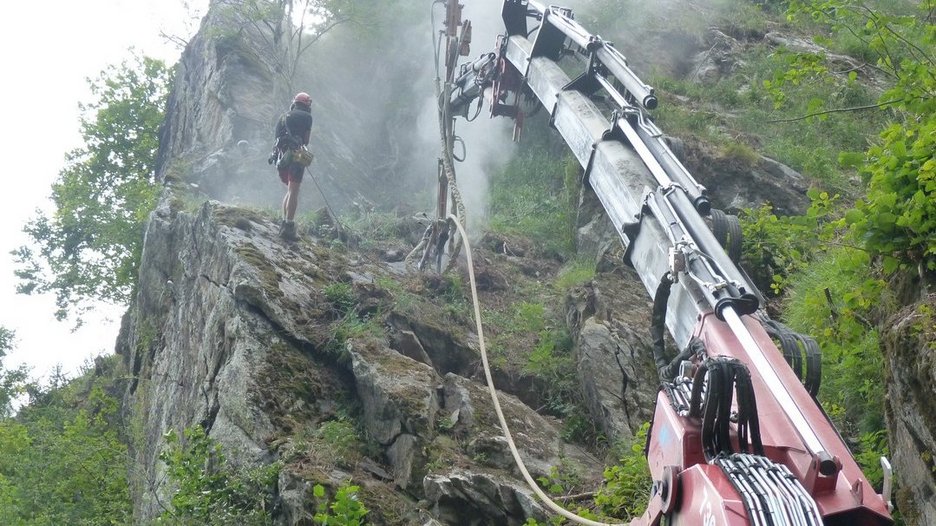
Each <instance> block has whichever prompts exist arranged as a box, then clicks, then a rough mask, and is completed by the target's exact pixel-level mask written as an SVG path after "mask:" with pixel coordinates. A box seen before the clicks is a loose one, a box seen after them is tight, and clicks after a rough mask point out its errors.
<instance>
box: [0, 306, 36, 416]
mask: <svg viewBox="0 0 936 526" xmlns="http://www.w3.org/2000/svg"><path fill="white" fill-rule="evenodd" d="M15 341H16V333H15V332H13V331H11V330H9V329H7V328H6V327H3V326H2V325H0V419H2V418H7V417H9V416H10V415H12V413H13V407H12V403H13V400H14V399H16V397H17V396H19V395H21V394H23V393H24V392H25V391H24V387H25V384H26V378H27V376H28V375H29V369H28V368H27V367H26V366H25V365H20V366H19V367H17V368H16V369H7V368H6V367H4V366H3V359H4V358H5V357H6V354H7V352H9V351H11V350H13V347H14V343H15Z"/></svg>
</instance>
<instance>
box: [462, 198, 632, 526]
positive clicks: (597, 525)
mask: <svg viewBox="0 0 936 526" xmlns="http://www.w3.org/2000/svg"><path fill="white" fill-rule="evenodd" d="M449 219H450V220H452V222H453V223H455V226H456V227H457V228H458V233H459V234H460V235H461V238H462V239H463V240H464V242H465V257H466V258H467V259H468V280H469V282H470V283H471V302H472V305H473V307H474V319H475V327H476V328H477V330H478V346H479V347H480V349H481V363H482V364H483V365H484V377H485V378H486V379H487V386H488V391H489V392H490V393H491V401H492V402H493V403H494V412H496V413H497V420H498V422H500V426H501V430H502V431H503V432H504V437H505V438H506V439H507V445H508V446H510V454H511V455H513V458H514V462H515V463H516V464H517V468H519V469H520V473H522V474H523V479H524V480H526V483H527V485H528V486H529V487H530V489H531V490H533V493H535V494H536V496H537V497H539V499H540V500H541V501H542V502H543V504H545V505H546V506H547V507H548V508H549V509H551V510H552V511H554V512H555V513H557V514H559V515H562V516H563V517H565V518H567V519H569V520H571V521H572V522H576V523H578V524H584V525H586V526H624V523H606V522H596V521H593V520H591V519H586V518H585V517H582V516H579V515H576V514H575V513H572V512H571V511H569V510H567V509H565V508H563V507H562V506H560V505H558V504H556V503H555V502H554V501H553V500H552V499H551V498H549V495H546V493H544V492H543V490H541V489H540V487H539V485H537V484H536V481H535V480H533V477H532V476H531V475H530V472H529V471H527V468H526V465H525V464H524V463H523V459H521V458H520V452H519V451H517V446H516V444H514V441H513V436H512V435H511V434H510V429H509V428H508V427H507V420H506V419H505V418H504V412H503V411H502V410H501V406H500V401H499V400H498V398H497V390H496V389H495V388H494V379H493V378H492V377H491V368H490V366H489V365H488V358H487V350H486V347H485V344H484V330H483V329H482V327H481V306H480V304H479V302H478V289H477V287H476V286H475V275H474V264H473V263H472V262H471V245H470V243H469V242H468V235H467V234H466V233H465V229H464V227H462V225H461V223H459V222H458V218H457V217H455V216H453V215H451V214H449Z"/></svg>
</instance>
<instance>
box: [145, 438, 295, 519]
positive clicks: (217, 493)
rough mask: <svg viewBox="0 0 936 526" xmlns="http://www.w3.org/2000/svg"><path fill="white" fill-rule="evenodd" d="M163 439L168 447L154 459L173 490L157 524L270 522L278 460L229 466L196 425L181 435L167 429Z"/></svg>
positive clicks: (277, 473)
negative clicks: (246, 466)
mask: <svg viewBox="0 0 936 526" xmlns="http://www.w3.org/2000/svg"><path fill="white" fill-rule="evenodd" d="M165 439H166V446H167V448H166V450H164V451H163V452H162V453H160V454H159V459H160V460H162V461H163V462H165V464H166V473H167V474H168V476H169V480H170V481H171V482H172V483H173V484H175V486H176V489H175V491H174V493H173V494H172V498H171V500H170V504H171V508H170V509H169V510H167V511H165V512H164V513H163V514H162V515H161V516H160V518H159V522H160V523H161V524H179V525H184V524H205V525H215V524H217V525H227V524H244V525H265V524H272V519H271V517H270V510H271V509H272V505H273V495H274V490H275V484H276V480H277V477H278V476H279V469H280V465H279V464H272V465H269V466H261V467H258V468H253V469H244V468H235V467H232V466H230V465H228V464H226V463H225V459H224V455H223V453H222V451H221V446H220V445H219V444H217V443H216V442H215V441H214V440H212V439H211V438H210V437H208V435H207V434H206V433H205V430H204V428H202V427H201V426H200V425H195V426H192V427H189V428H186V429H185V430H183V432H182V435H181V436H179V434H178V433H176V432H175V431H174V430H172V431H170V432H169V433H167V434H166V436H165Z"/></svg>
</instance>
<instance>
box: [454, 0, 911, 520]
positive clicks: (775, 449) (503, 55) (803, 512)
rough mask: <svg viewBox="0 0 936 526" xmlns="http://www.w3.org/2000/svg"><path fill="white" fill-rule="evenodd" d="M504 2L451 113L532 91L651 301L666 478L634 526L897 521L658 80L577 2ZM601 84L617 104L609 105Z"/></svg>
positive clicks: (495, 105)
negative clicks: (596, 28) (695, 160)
mask: <svg viewBox="0 0 936 526" xmlns="http://www.w3.org/2000/svg"><path fill="white" fill-rule="evenodd" d="M448 1H449V3H452V2H453V1H454V0H448ZM501 14H502V18H503V21H504V26H505V34H503V35H501V36H500V37H498V41H497V44H496V46H495V47H496V49H495V50H494V52H492V53H484V54H482V55H481V56H480V57H479V58H478V59H476V60H474V61H472V62H469V63H466V64H463V65H462V66H461V68H460V71H459V72H458V74H457V75H455V74H452V75H450V76H449V77H448V78H450V79H451V82H450V85H449V87H450V88H451V89H447V90H446V93H447V97H446V100H447V101H448V107H447V108H445V110H446V112H447V114H448V115H450V116H452V118H453V119H454V116H459V115H461V116H466V117H467V114H468V107H469V105H470V104H472V102H473V101H475V100H477V99H480V100H486V101H487V103H488V105H489V107H490V113H491V116H492V117H494V116H508V117H511V118H514V119H516V120H517V122H518V129H519V126H520V125H522V117H523V114H522V112H521V111H520V108H519V102H518V101H517V99H518V98H519V96H520V94H527V95H532V96H533V97H535V99H536V100H537V101H538V102H539V103H540V104H542V106H543V107H544V108H545V109H546V111H547V112H548V113H549V116H550V123H551V125H552V126H553V127H554V128H555V129H556V130H557V131H558V132H559V134H560V135H561V136H562V138H563V139H564V140H565V142H566V144H567V145H568V147H569V149H570V150H571V152H572V154H573V155H574V156H575V157H576V159H577V160H578V162H579V164H580V165H581V166H582V168H583V171H584V181H585V182H586V183H587V185H588V186H589V187H590V188H591V190H592V191H594V193H595V195H596V196H597V198H598V200H599V201H600V203H601V205H602V206H603V208H604V210H605V212H606V214H607V216H608V218H609V219H610V221H611V222H612V224H613V225H614V227H615V229H616V230H617V232H618V233H619V235H620V238H621V241H622V243H623V245H624V247H625V249H626V250H625V258H626V260H627V261H628V262H629V263H630V264H631V265H632V266H633V267H634V269H635V270H636V271H637V274H638V275H639V276H640V279H641V281H642V283H643V285H644V287H645V288H646V290H647V292H648V293H649V294H650V296H651V297H652V298H653V299H654V320H655V328H654V329H655V330H656V331H659V334H655V335H654V336H655V337H654V341H655V343H656V344H657V348H655V350H654V352H655V359H656V362H657V366H658V367H659V370H660V373H661V385H662V389H661V391H660V393H659V394H658V397H657V402H656V408H655V412H654V420H653V424H652V426H651V431H650V433H649V436H648V444H647V457H648V461H649V463H650V468H651V474H652V476H653V480H654V482H653V489H652V492H651V493H652V496H651V502H650V505H649V508H648V510H647V512H646V513H645V514H644V515H643V516H642V517H640V518H638V519H635V520H634V522H633V524H634V525H655V524H660V523H661V522H663V523H666V524H771V525H772V524H791V525H792V524H797V525H798V524H826V525H832V524H846V523H847V524H849V525H886V524H892V520H891V518H890V514H889V510H888V506H887V503H885V501H884V499H882V498H881V496H880V495H878V494H876V493H875V492H874V490H873V488H872V487H871V486H870V484H869V483H868V482H867V480H866V479H865V477H864V475H863V474H862V472H861V469H860V468H859V467H858V465H857V463H856V462H855V460H854V459H853V457H852V456H851V454H850V452H849V450H848V448H847V446H846V445H845V443H844V442H843V440H842V439H841V437H840V436H839V434H838V433H837V432H836V430H835V428H834V426H833V425H832V424H831V422H830V421H829V419H828V418H827V417H826V415H825V413H824V412H823V411H822V409H821V408H820V407H819V406H818V404H817V403H816V401H815V399H814V398H813V396H814V395H815V394H816V390H817V389H818V358H817V354H816V352H814V351H817V349H818V348H817V346H815V343H814V342H813V341H812V340H811V339H809V338H808V337H804V336H801V335H796V334H794V333H792V332H791V331H789V330H788V329H786V328H784V327H782V325H780V324H778V323H777V322H775V321H773V320H770V319H769V318H768V317H767V315H766V314H765V313H764V312H763V310H762V309H761V305H762V297H761V295H760V293H759V291H758V290H757V288H756V287H755V286H754V285H753V283H752V282H751V281H750V279H749V278H748V277H747V275H746V274H745V273H744V271H743V270H742V269H741V268H740V267H739V266H738V265H737V264H736V259H737V255H735V256H734V258H733V257H732V256H731V255H729V253H730V252H737V250H736V249H735V248H734V247H730V246H729V250H728V252H726V250H725V248H724V246H723V245H726V244H727V245H731V244H732V243H737V240H736V239H731V240H729V241H726V236H725V235H724V233H722V235H721V236H719V235H718V232H717V231H715V232H713V229H712V228H711V227H710V225H711V224H713V223H717V222H718V221H722V220H723V218H724V214H723V213H721V212H720V211H716V210H714V209H712V207H711V203H710V201H709V198H708V196H707V194H706V189H705V187H703V186H702V185H700V184H699V183H698V182H696V181H695V179H694V178H693V177H692V175H691V174H690V173H689V171H688V170H687V169H686V168H685V166H683V165H682V163H680V162H679V160H678V159H677V158H676V156H675V155H674V154H673V152H672V151H671V150H670V148H669V146H668V144H667V142H666V140H665V139H664V137H663V133H662V131H660V129H659V128H657V127H656V126H655V125H654V124H653V122H652V120H651V118H650V115H649V113H648V110H652V109H653V108H655V107H656V106H657V104H658V100H657V98H656V95H655V94H654V91H653V88H652V87H650V86H648V85H647V84H645V83H644V82H643V81H642V80H640V78H639V77H638V76H637V75H636V74H635V73H634V72H633V70H631V69H630V67H629V66H628V64H627V60H626V58H625V57H624V55H623V54H621V52H620V51H618V50H617V49H616V48H615V47H614V46H613V44H611V43H610V42H607V41H604V40H603V39H601V38H600V37H598V36H596V35H593V34H591V33H589V32H588V31H587V30H586V29H585V28H583V27H582V26H581V25H580V24H579V23H578V22H576V21H575V19H574V16H573V13H572V10H571V9H567V8H563V7H558V6H552V5H551V6H546V5H543V4H540V3H539V2H536V1H535V0H504V2H503V7H502V13H501ZM530 21H534V22H535V23H537V24H538V25H536V27H533V28H532V29H531V28H530V27H528V25H529V23H530ZM570 53H576V54H578V55H580V56H582V57H584V58H585V59H587V64H588V65H587V68H586V71H584V72H582V73H581V74H580V75H579V76H577V77H576V78H570V76H569V75H568V74H567V73H566V72H565V70H563V68H561V67H560V66H559V64H558V63H559V61H560V60H561V59H562V58H563V57H564V56H566V55H568V54H570ZM597 94H600V95H602V96H603V97H601V99H602V100H604V101H607V102H610V105H603V106H601V107H599V105H598V103H596V99H597V97H595V95H597ZM511 97H513V100H514V101H515V102H514V103H512V104H511V103H510V102H508V101H510V100H511ZM517 135H519V134H518V133H515V136H517ZM729 226H731V225H730V224H729ZM716 230H717V229H716ZM729 230H731V229H730V228H729ZM738 230H739V228H737V227H736V226H735V228H734V230H733V231H732V232H733V233H732V234H731V236H729V237H737V235H738V232H737V231H738ZM663 325H665V327H666V329H668V331H669V333H670V334H671V335H672V337H673V339H674V341H675V342H676V343H677V345H678V347H679V348H680V349H684V350H683V351H682V352H681V353H680V355H679V356H678V357H677V359H676V360H673V361H672V362H669V361H667V360H665V358H664V357H663V349H662V330H663V329H662V327H663ZM771 336H774V337H776V338H778V339H779V340H780V341H781V342H782V345H781V347H782V348H783V353H781V350H780V349H778V347H777V345H776V344H775V343H774V340H773V339H772V338H771ZM801 350H802V351H803V352H804V353H806V355H807V356H806V364H805V366H806V368H807V373H806V374H805V375H802V374H800V373H801V371H800V370H799V369H800V368H801V367H803V366H802V365H801V359H800V356H799V354H800V351H801ZM784 353H785V355H786V356H785V355H784ZM794 355H795V356H794ZM785 358H786V359H785ZM790 364H795V365H796V368H797V369H798V370H796V371H794V369H793V368H791V366H790ZM800 376H805V378H804V382H803V383H801V382H800ZM804 384H805V385H804Z"/></svg>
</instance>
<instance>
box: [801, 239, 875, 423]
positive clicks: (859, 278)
mask: <svg viewBox="0 0 936 526" xmlns="http://www.w3.org/2000/svg"><path fill="white" fill-rule="evenodd" d="M827 290H828V293H827V292H826V291H827ZM788 292H789V297H788V298H787V300H786V309H785V321H786V322H787V323H788V324H789V325H790V326H791V327H793V328H794V329H796V330H798V331H800V332H803V333H806V334H810V335H812V336H813V337H815V338H816V341H817V342H818V343H819V345H820V347H821V349H822V358H823V359H822V367H823V369H822V385H821V387H820V392H819V398H820V400H822V401H823V404H824V405H826V406H827V407H828V405H829V404H831V405H832V406H838V407H840V408H842V410H843V411H842V416H841V419H840V420H839V423H840V428H841V429H840V430H841V431H842V433H843V434H845V435H846V436H849V435H851V436H857V435H860V434H861V433H866V432H874V431H877V430H880V429H882V428H883V425H884V419H883V409H884V408H883V400H884V378H883V374H884V371H883V369H884V364H883V357H882V355H881V352H880V350H879V349H878V332H877V330H876V328H875V324H874V323H873V321H872V320H874V319H875V316H876V315H877V313H878V312H880V311H881V310H884V309H886V308H887V306H888V303H887V302H888V300H887V296H886V295H885V292H886V286H885V283H884V281H882V280H881V279H879V278H876V277H875V276H874V275H873V273H872V269H871V265H870V259H869V256H868V254H867V253H866V252H863V251H860V250H855V249H851V248H846V247H841V248H837V249H834V250H830V251H829V252H828V253H826V254H823V255H822V256H821V257H819V258H818V259H817V260H816V261H815V262H813V263H812V264H811V265H810V266H809V267H808V268H806V269H804V270H803V271H801V272H800V273H798V274H797V275H795V276H793V277H792V279H791V280H790V288H789V291H788ZM830 298H831V302H830Z"/></svg>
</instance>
